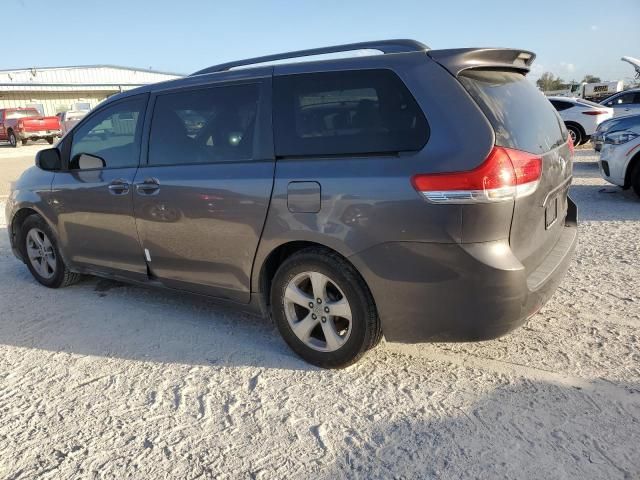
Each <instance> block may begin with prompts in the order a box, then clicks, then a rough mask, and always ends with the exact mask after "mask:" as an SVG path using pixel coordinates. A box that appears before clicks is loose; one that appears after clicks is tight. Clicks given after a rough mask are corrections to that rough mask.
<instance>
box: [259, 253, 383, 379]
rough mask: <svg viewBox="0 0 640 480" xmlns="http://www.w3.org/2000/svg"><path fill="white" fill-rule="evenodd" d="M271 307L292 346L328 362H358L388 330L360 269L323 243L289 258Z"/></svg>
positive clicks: (273, 292) (331, 364)
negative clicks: (327, 248) (378, 312)
mask: <svg viewBox="0 0 640 480" xmlns="http://www.w3.org/2000/svg"><path fill="white" fill-rule="evenodd" d="M271 309H272V314H273V318H274V321H275V323H276V325H277V327H278V330H279V331H280V333H281V335H282V337H283V338H284V340H285V341H286V342H287V344H288V345H289V346H290V347H291V349H292V350H293V351H294V352H296V353H297V354H298V355H299V356H300V357H302V358H303V359H304V360H306V361H307V362H309V363H312V364H313V365H317V366H319V367H323V368H341V367H346V366H348V365H351V364H353V363H355V362H356V361H357V360H359V359H360V357H362V356H363V355H364V353H365V352H366V351H367V350H368V349H370V348H372V347H374V346H375V345H376V344H377V343H378V342H379V341H380V338H381V336H382V332H381V327H380V320H379V318H378V314H377V311H376V307H375V304H374V301H373V297H372V296H371V293H370V292H369V289H368V288H367V286H366V284H365V283H364V281H363V280H362V278H361V277H360V275H359V274H358V272H357V271H356V270H355V269H354V268H353V266H352V265H351V264H349V263H348V262H347V261H345V260H344V259H343V258H342V257H340V256H339V255H337V254H336V253H334V252H331V251H329V250H325V249H321V248H310V249H305V250H302V251H301V252H299V253H296V254H294V255H292V256H291V257H289V258H288V259H287V260H285V261H284V262H283V264H282V265H281V266H280V268H279V269H278V271H277V272H276V275H275V277H274V280H273V285H272V288H271Z"/></svg>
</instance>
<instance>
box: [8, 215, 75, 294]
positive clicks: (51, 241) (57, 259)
mask: <svg viewBox="0 0 640 480" xmlns="http://www.w3.org/2000/svg"><path fill="white" fill-rule="evenodd" d="M20 239H21V248H22V255H23V258H24V259H25V262H26V264H27V267H28V268H29V271H30V272H31V274H32V275H33V277H34V278H35V279H36V280H37V281H38V282H40V283H41V284H42V285H44V286H45V287H49V288H60V287H66V286H67V285H71V284H73V283H75V282H77V281H78V280H79V279H80V275H79V274H78V273H73V272H71V271H70V270H69V269H68V267H67V265H66V264H65V263H64V260H63V259H62V256H61V255H60V250H59V249H58V243H57V240H56V237H55V235H54V234H53V231H52V230H51V228H50V227H49V225H48V224H47V222H45V221H44V220H43V219H42V217H40V216H39V215H31V216H30V217H28V218H27V219H26V220H25V221H24V223H23V224H22V229H21V231H20Z"/></svg>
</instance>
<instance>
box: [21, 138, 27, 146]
mask: <svg viewBox="0 0 640 480" xmlns="http://www.w3.org/2000/svg"><path fill="white" fill-rule="evenodd" d="M28 141H29V140H27V139H25V140H21V143H22V145H26V144H27V142H28Z"/></svg>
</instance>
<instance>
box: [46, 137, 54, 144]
mask: <svg viewBox="0 0 640 480" xmlns="http://www.w3.org/2000/svg"><path fill="white" fill-rule="evenodd" d="M47 143H48V144H49V145H53V137H47Z"/></svg>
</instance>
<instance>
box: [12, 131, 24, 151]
mask: <svg viewBox="0 0 640 480" xmlns="http://www.w3.org/2000/svg"><path fill="white" fill-rule="evenodd" d="M21 143H22V142H21V141H20V140H19V139H18V137H17V136H16V134H15V133H13V130H11V131H9V145H11V146H12V147H13V148H18V147H19V146H20V144H21Z"/></svg>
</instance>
